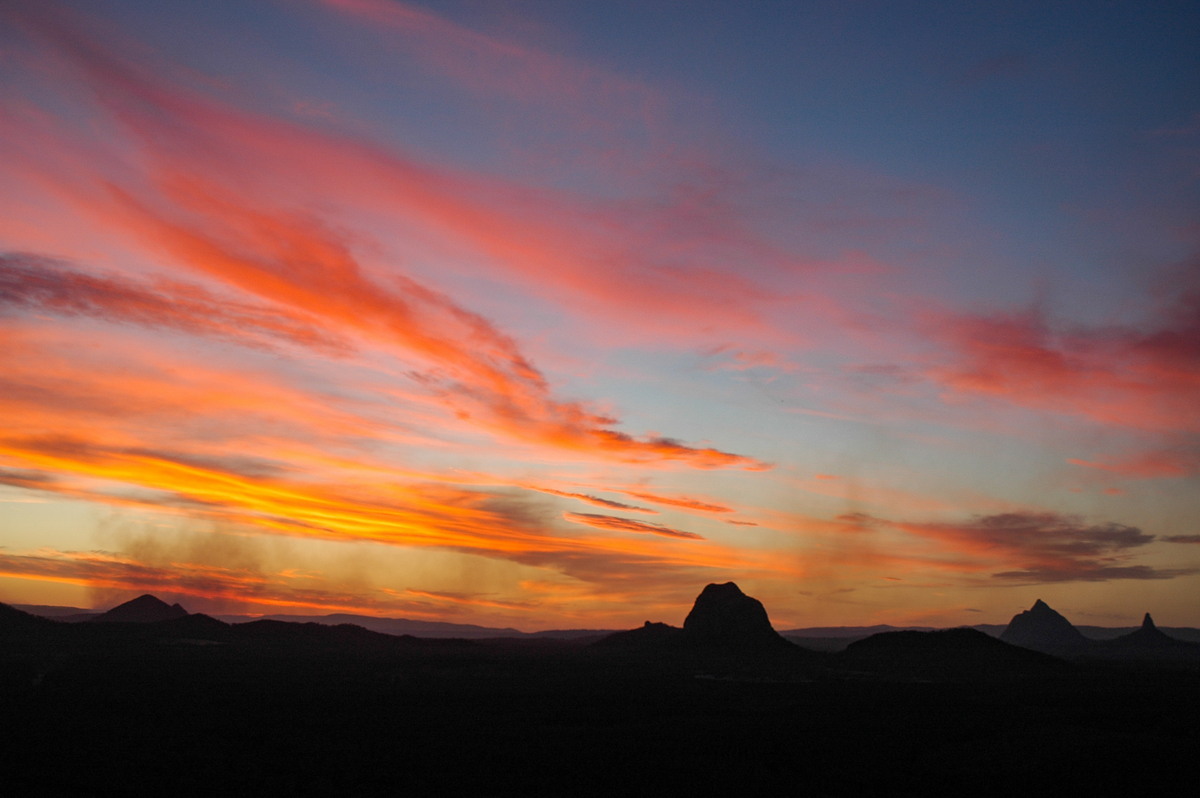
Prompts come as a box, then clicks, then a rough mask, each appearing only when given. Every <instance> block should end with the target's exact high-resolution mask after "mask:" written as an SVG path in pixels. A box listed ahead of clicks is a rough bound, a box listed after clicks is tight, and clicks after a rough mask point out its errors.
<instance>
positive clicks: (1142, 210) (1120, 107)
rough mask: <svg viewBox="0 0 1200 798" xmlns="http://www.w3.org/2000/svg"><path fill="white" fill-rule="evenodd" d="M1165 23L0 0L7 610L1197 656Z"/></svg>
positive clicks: (1198, 427) (1189, 170)
mask: <svg viewBox="0 0 1200 798" xmlns="http://www.w3.org/2000/svg"><path fill="white" fill-rule="evenodd" d="M1197 30H1200V5H1197V4H1195V3H1192V2H1181V3H1171V2H1156V3H1135V2H1128V3H1123V2H1112V3H1101V2H1088V3H1052V4H1051V3H1045V2H1029V3H1020V2H997V3H990V4H988V3H961V2H944V3H940V2H912V3H907V2H861V3H848V2H828V3H826V2H767V1H766V0H764V1H763V2H756V3H741V2H732V0H730V1H728V2H697V1H695V0H651V1H650V2H647V1H646V0H637V1H634V0H630V1H629V2H620V1H616V0H603V1H601V0H596V1H595V2H584V1H582V0H581V1H580V2H558V1H557V0H540V1H536V2H535V1H533V0H529V1H526V0H520V1H518V0H512V1H508V0H494V1H491V0H462V1H461V2H451V1H449V0H447V2H432V1H430V2H400V1H399V0H264V1H263V2H253V3H248V2H244V0H228V1H226V2H215V1H213V0H208V1H206V2H203V3H179V2H157V1H155V0H142V1H140V2H134V1H133V0H105V2H102V3H97V2H84V1H83V0H80V1H79V2H64V3H59V2H47V0H25V1H23V0H16V2H11V1H10V2H5V3H3V4H2V5H0V483H2V484H0V601H5V602H8V603H25V604H63V605H72V606H83V607H92V606H99V607H106V606H111V605H113V604H115V603H117V602H119V601H123V600H125V599H128V598H132V597H133V596H136V595H139V594H141V593H146V592H151V593H154V594H155V595H157V596H159V597H160V598H163V599H166V600H168V601H179V602H182V603H183V604H184V606H186V607H187V608H188V609H190V610H193V611H204V612H211V613H227V612H246V613H279V612H291V613H306V614H322V613H326V612H361V613H365V614H373V615H386V616H398V617H408V618H418V619H430V620H447V621H456V622H471V623H480V624H486V625H489V626H513V627H516V628H519V629H523V630H536V629H545V628H564V627H592V628H597V627H603V628H621V627H631V626H636V625H640V624H641V623H642V621H644V620H647V619H649V620H656V621H665V622H667V623H673V624H679V623H681V622H682V620H683V617H684V615H685V614H686V612H687V610H688V608H689V607H690V604H691V601H692V599H693V598H694V597H695V595H696V594H697V593H698V592H699V591H700V589H701V588H702V587H703V586H704V585H705V584H706V583H708V582H724V581H728V580H734V581H737V582H738V584H739V585H740V586H741V587H742V588H743V590H745V591H746V592H747V593H749V594H750V595H753V596H755V597H757V598H759V599H760V600H762V601H763V603H764V604H765V605H766V607H767V609H768V611H769V613H770V615H771V618H772V621H773V622H774V624H775V626H776V628H781V629H782V628H792V627H797V626H810V625H834V624H847V625H865V624H872V623H892V624H930V625H939V626H951V625H958V624H970V623H1004V622H1006V621H1007V620H1008V619H1009V618H1010V617H1011V616H1012V615H1013V614H1014V613H1015V612H1018V611H1019V610H1021V609H1024V608H1027V607H1028V606H1029V605H1031V604H1032V603H1033V601H1034V600H1035V599H1037V598H1042V599H1044V600H1045V601H1047V602H1048V603H1049V604H1050V605H1051V606H1052V607H1054V608H1055V609H1057V610H1059V611H1060V612H1062V613H1063V614H1065V615H1066V616H1067V617H1068V618H1070V619H1071V620H1072V621H1074V622H1076V623H1090V624H1099V625H1110V626H1116V625H1125V624H1130V623H1134V622H1137V621H1138V620H1140V618H1141V615H1142V613H1144V612H1146V611H1150V612H1151V613H1153V614H1154V617H1155V619H1156V621H1158V623H1159V624H1160V625H1192V626H1200V600H1198V599H1200V44H1198V43H1197V42H1198V40H1197V36H1196V32H1197Z"/></svg>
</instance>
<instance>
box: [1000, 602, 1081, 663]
mask: <svg viewBox="0 0 1200 798" xmlns="http://www.w3.org/2000/svg"><path fill="white" fill-rule="evenodd" d="M1000 639H1001V640H1003V641H1004V642H1005V643H1011V644H1012V645H1014V646H1021V647H1022V648H1031V649H1033V650H1034V651H1045V652H1062V651H1064V650H1067V649H1072V648H1079V647H1082V646H1085V645H1087V644H1088V639H1087V638H1086V637H1084V636H1083V635H1082V634H1081V633H1080V632H1079V630H1078V629H1076V628H1075V627H1074V626H1072V625H1071V622H1070V621H1068V620H1067V619H1066V618H1064V617H1063V616H1062V615H1060V614H1058V613H1057V612H1055V611H1054V610H1053V609H1051V608H1050V605H1049V604H1047V603H1046V602H1044V601H1042V600H1041V599H1038V600H1037V601H1035V602H1034V603H1033V606H1032V607H1030V608H1029V609H1027V610H1025V611H1024V612H1020V613H1017V614H1016V615H1014V616H1013V618H1012V620H1011V621H1009V622H1008V628H1007V629H1005V630H1004V632H1003V633H1001V635H1000Z"/></svg>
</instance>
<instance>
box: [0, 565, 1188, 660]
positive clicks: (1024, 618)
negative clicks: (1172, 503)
mask: <svg viewBox="0 0 1200 798" xmlns="http://www.w3.org/2000/svg"><path fill="white" fill-rule="evenodd" d="M728 584H730V585H732V584H733V583H728ZM710 587H711V586H710ZM717 587H720V586H717ZM733 587H734V589H736V585H733ZM725 589H726V590H728V589H727V588H725ZM738 592H739V593H740V592H741V591H740V590H739V591H738ZM703 595H704V593H703V592H702V593H701V596H703ZM743 595H744V594H743ZM747 598H748V597H747ZM751 600H752V601H756V600H754V599H751ZM11 606H13V607H15V608H16V609H18V610H22V611H23V612H26V613H29V614H31V615H35V616H38V617H42V618H50V619H54V620H57V621H61V622H70V623H78V622H97V621H99V622H139V621H159V620H169V619H172V618H180V617H183V616H186V615H187V614H188V612H187V610H185V609H184V608H183V607H182V606H180V605H179V604H174V605H169V604H167V603H166V602H163V601H161V600H159V599H157V598H155V597H154V596H150V595H144V596H139V597H138V598H136V599H133V600H131V601H128V602H125V603H124V604H121V605H118V606H116V607H113V608H111V609H109V610H107V611H98V610H87V609H82V608H79V607H60V606H52V605H35V604H14V605H11ZM759 606H760V607H761V604H760V605H759ZM213 617H215V618H216V619H217V620H219V621H222V622H224V623H227V624H235V625H238V624H245V623H250V622H253V621H277V622H285V623H297V624H320V625H323V626H338V625H344V624H352V625H355V626H360V627H362V628H364V629H368V630H370V631H373V632H378V633H381V634H388V635H411V636H413V637H423V638H432V639H447V638H453V639H461V640H488V639H497V638H511V639H552V640H576V641H586V640H590V639H596V640H599V639H601V638H603V637H605V636H608V635H611V634H613V633H614V632H618V631H620V630H615V629H549V630H545V631H539V632H522V631H520V630H518V629H514V628H511V627H500V628H498V627H489V626H480V625H477V624H463V623H450V622H445V621H424V620H415V619H410V618H380V617H376V616H371V615H357V614H352V613H332V614H328V615H291V614H283V613H279V614H273V615H262V616H259V615H217V616H213ZM763 617H765V611H764V614H763ZM1056 619H1057V620H1056ZM768 623H769V622H768ZM1063 624H1065V626H1064V625H1063ZM684 625H685V627H686V626H687V622H686V621H685V624H684ZM650 626H651V627H666V625H665V624H651V625H650ZM666 628H674V627H666ZM965 628H970V629H974V630H976V631H979V632H983V633H984V634H987V635H989V636H991V637H996V638H999V639H1001V640H1003V641H1004V642H1008V643H1012V644H1014V645H1019V646H1022V647H1024V648H1030V649H1033V650H1036V651H1043V652H1046V653H1058V654H1063V653H1070V652H1071V651H1072V650H1073V649H1080V650H1082V649H1083V647H1086V646H1087V645H1088V644H1089V643H1093V642H1103V641H1115V640H1118V639H1121V638H1124V637H1127V636H1128V635H1130V634H1132V633H1134V632H1137V631H1139V627H1136V626H1130V627H1101V626H1086V625H1085V626H1074V625H1073V624H1071V623H1070V622H1069V621H1067V619H1066V618H1064V617H1063V616H1062V615H1060V614H1059V613H1057V612H1056V611H1054V610H1053V609H1051V608H1050V607H1049V605H1047V604H1046V603H1045V602H1043V601H1042V600H1041V599H1038V600H1037V601H1036V602H1035V603H1034V605H1033V606H1032V607H1031V608H1030V609H1029V610H1026V611H1024V612H1022V613H1018V614H1017V615H1016V616H1014V617H1013V619H1012V621H1011V622H1010V623H1009V624H1008V625H1001V624H975V625H973V626H970V627H965ZM635 631H636V630H635ZM933 631H937V627H931V626H890V625H887V624H876V625H873V626H812V627H800V628H795V629H785V630H782V631H780V632H779V633H778V634H779V636H781V637H783V638H785V639H787V640H790V641H791V642H793V643H796V644H798V645H800V646H802V647H806V648H811V649H814V650H821V651H840V650H842V649H845V648H846V647H848V646H849V645H851V644H853V643H854V642H855V641H858V640H863V639H866V638H869V637H871V636H873V635H878V634H888V633H895V632H933ZM1155 631H1157V632H1159V634H1164V635H1165V636H1167V637H1168V638H1173V639H1175V640H1177V641H1180V642H1186V643H1200V629H1196V628H1191V627H1163V628H1162V629H1161V630H1159V629H1157V628H1156V629H1155ZM1075 653H1078V651H1076V652H1075Z"/></svg>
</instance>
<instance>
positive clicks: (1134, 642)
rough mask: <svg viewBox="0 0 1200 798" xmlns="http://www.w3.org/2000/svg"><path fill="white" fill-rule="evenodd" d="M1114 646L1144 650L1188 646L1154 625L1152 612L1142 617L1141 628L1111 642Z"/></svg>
mask: <svg viewBox="0 0 1200 798" xmlns="http://www.w3.org/2000/svg"><path fill="white" fill-rule="evenodd" d="M1109 645H1110V646H1112V647H1113V648H1122V649H1126V650H1142V651H1154V650H1161V649H1175V648H1181V647H1183V648H1186V647H1188V644H1187V643H1184V642H1183V641H1182V640H1176V639H1175V638H1173V637H1171V636H1170V635H1167V634H1165V633H1163V632H1161V631H1159V629H1158V627H1157V626H1155V625H1154V619H1153V618H1151V617H1150V613H1146V616H1145V617H1144V618H1143V619H1142V626H1141V628H1140V629H1138V630H1136V631H1133V632H1130V633H1129V634H1127V635H1121V636H1120V637H1118V638H1117V639H1116V640H1113V641H1111V642H1110V643H1109Z"/></svg>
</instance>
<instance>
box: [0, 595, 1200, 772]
mask: <svg viewBox="0 0 1200 798" xmlns="http://www.w3.org/2000/svg"><path fill="white" fill-rule="evenodd" d="M16 612H17V611H15V610H14V611H12V612H8V611H7V609H6V608H4V607H0V708H2V711H3V713H4V717H5V721H6V722H5V723H3V724H0V752H3V754H2V758H3V764H4V769H3V783H4V791H5V794H6V795H15V796H20V795H77V796H150V795H155V796H157V795H185V796H186V795H331V794H353V795H367V796H370V795H397V794H420V795H426V794H428V795H498V796H510V795H511V796H516V795H531V794H571V795H585V796H586V795H614V794H621V795H654V796H671V795H686V796H696V795H712V794H728V795H781V794H789V795H790V794H805V795H831V796H838V795H845V796H858V795H939V794H940V795H965V794H970V795H1013V794H1021V795H1026V794H1028V795H1049V794H1056V793H1069V794H1079V793H1081V792H1082V793H1086V792H1094V793H1096V794H1111V793H1112V792H1113V791H1118V792H1120V791H1124V792H1129V793H1131V794H1158V795H1174V794H1182V793H1180V792H1179V791H1178V788H1177V774H1178V773H1180V772H1186V769H1187V768H1190V767H1191V765H1192V763H1193V761H1194V752H1195V750H1197V746H1198V745H1200V730H1198V727H1197V724H1196V723H1195V718H1196V717H1197V716H1200V675H1197V674H1194V673H1188V672H1176V671H1165V672H1155V673H1154V674H1153V677H1152V678H1147V677H1146V675H1145V674H1143V673H1141V672H1138V671H1125V670H1110V669H1105V668H1091V669H1089V668H1081V667H1072V668H1071V669H1070V672H1069V673H1066V674H1061V673H1056V672H1054V671H1053V670H1046V671H1045V672H1033V671H1029V672H1024V673H1021V674H1019V675H1017V676H1015V677H1008V678H1003V679H995V678H990V676H989V675H988V674H977V675H976V676H974V677H971V678H960V677H958V676H955V677H954V678H940V677H936V676H933V677H922V678H920V679H915V678H903V679H897V678H895V676H894V675H889V672H888V669H887V668H886V667H884V668H883V670H882V671H881V672H880V673H872V672H869V671H864V670H863V669H862V668H857V667H855V668H850V667H844V666H843V665H841V664H839V662H840V661H839V660H838V659H837V658H832V657H820V656H819V655H812V654H811V653H807V654H806V652H800V650H799V649H795V650H796V651H798V652H800V654H801V656H802V657H804V659H803V660H796V662H798V663H800V667H801V668H802V669H803V674H802V676H803V678H796V679H790V680H787V679H776V678H772V677H771V675H770V673H769V672H768V673H766V674H765V675H763V677H762V678H730V679H726V678H711V677H712V676H713V675H714V674H713V673H712V672H711V671H705V670H702V669H700V668H697V667H696V660H695V659H693V658H689V657H683V658H679V659H673V658H672V657H669V656H668V657H665V658H659V657H655V656H642V655H641V654H640V653H638V654H636V655H628V656H627V655H626V654H625V653H623V652H620V651H618V652H616V653H614V652H613V651H611V650H608V649H605V648H604V647H602V646H589V645H585V644H579V643H571V642H569V641H566V642H564V641H533V642H532V643H530V642H525V641H497V642H493V643H484V642H480V641H470V640H421V639H417V638H412V637H395V636H391V635H383V634H378V633H374V632H371V631H369V630H365V629H361V628H357V627H353V626H345V627H329V626H319V625H312V626H310V625H307V624H286V623H281V622H270V621H266V622H259V623H252V624H234V625H230V624H224V623H222V622H220V621H218V620H216V619H212V618H208V617H207V616H201V615H190V616H187V617H185V618H176V619H169V620H165V621H158V622H148V623H100V624H92V623H78V624H62V623H54V622H50V621H45V620H41V619H32V620H31V618H30V617H29V616H25V615H24V614H19V615H18V614H15V613H16ZM677 631H678V632H679V633H680V634H682V630H677ZM880 645H883V646H884V647H885V648H886V647H888V646H892V644H891V643H890V642H888V641H886V640H885V643H883V644H881V643H879V642H878V641H876V643H874V644H872V645H871V646H867V648H868V649H870V648H872V646H875V647H878V646H880ZM939 645H940V643H939ZM973 645H975V643H974V642H971V643H970V644H969V646H973ZM936 647H937V646H935V648H936ZM793 648H794V647H791V648H787V649H783V650H788V651H790V650H793ZM899 648H901V649H903V648H905V646H900V647H899ZM950 648H953V646H950ZM741 651H742V654H741V655H740V656H745V657H746V658H747V659H746V661H749V662H754V661H761V660H762V659H763V658H766V659H770V658H771V657H772V654H771V653H770V651H771V649H763V650H762V651H760V653H759V654H755V653H753V651H754V647H753V646H752V647H750V648H749V649H742V650H741ZM705 656H707V655H705ZM813 658H816V660H817V661H819V662H820V663H822V664H821V666H820V667H819V668H809V663H810V662H811V660H812V659H813ZM886 660H887V657H883V661H886ZM777 661H778V662H784V661H785V660H784V659H780V660H777ZM740 673H744V672H740Z"/></svg>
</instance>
